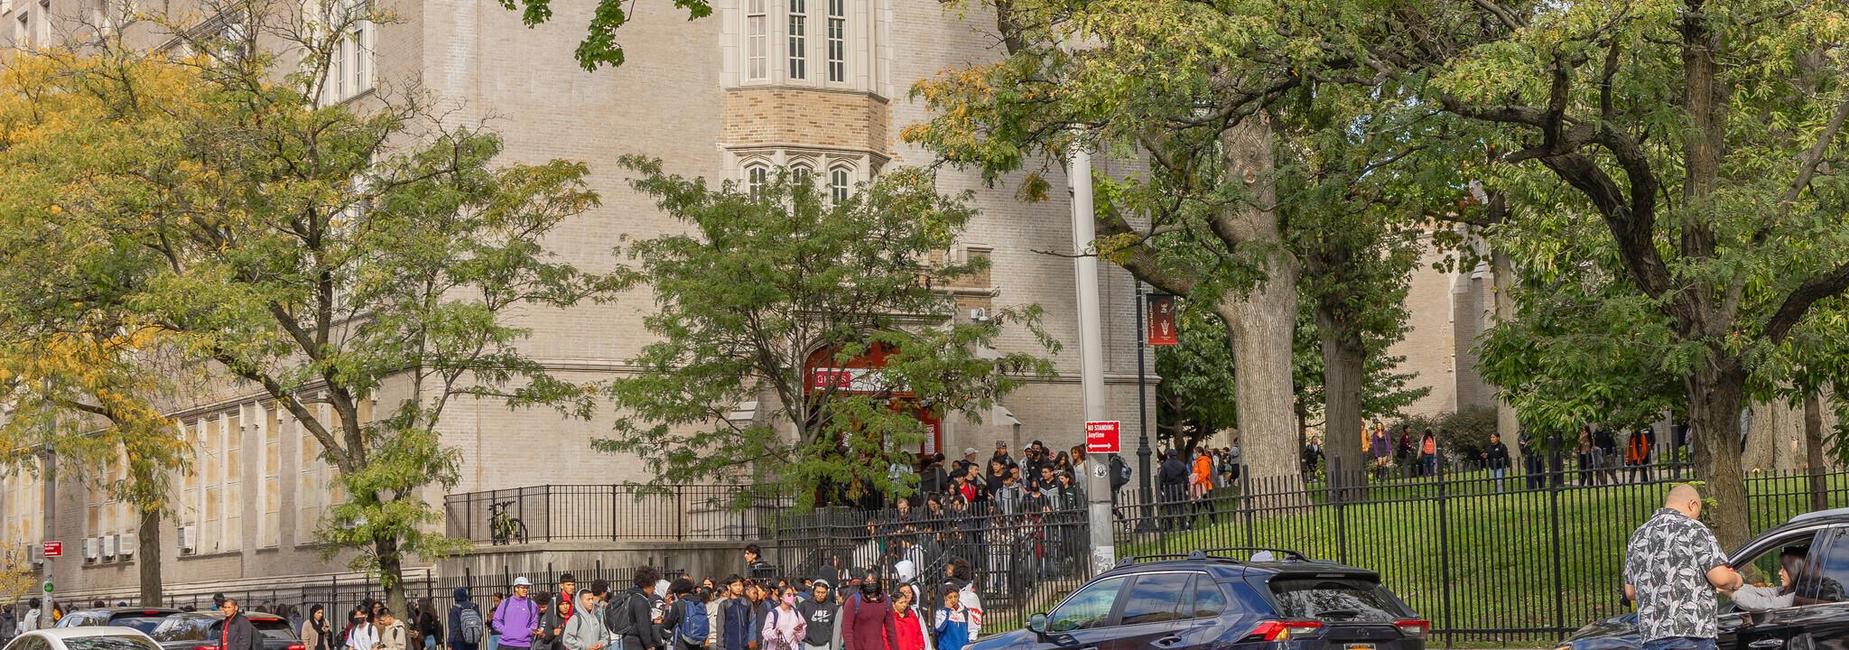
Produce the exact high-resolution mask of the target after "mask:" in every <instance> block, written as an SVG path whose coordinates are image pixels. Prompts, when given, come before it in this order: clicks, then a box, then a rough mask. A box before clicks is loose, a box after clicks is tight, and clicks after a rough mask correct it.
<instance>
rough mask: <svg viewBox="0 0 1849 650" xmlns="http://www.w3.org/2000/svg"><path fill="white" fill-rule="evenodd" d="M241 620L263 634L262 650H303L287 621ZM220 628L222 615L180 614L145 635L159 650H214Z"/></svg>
mask: <svg viewBox="0 0 1849 650" xmlns="http://www.w3.org/2000/svg"><path fill="white" fill-rule="evenodd" d="M244 617H245V618H247V619H250V624H251V625H252V626H254V627H256V628H257V633H258V634H261V635H263V650H306V649H305V648H304V646H303V645H302V639H301V637H299V636H296V633H295V630H294V629H292V628H291V626H290V625H289V621H288V620H287V619H284V618H283V617H281V616H277V615H275V614H264V613H260V612H245V613H244ZM224 629H225V615H224V613H223V612H215V611H214V612H183V613H179V614H174V615H173V616H169V617H167V620H165V621H162V622H161V624H160V627H157V628H154V631H153V632H150V633H149V634H148V636H151V637H154V642H155V643H159V644H160V647H161V649H162V650H217V648H218V639H219V637H220V635H222V634H223V633H224Z"/></svg>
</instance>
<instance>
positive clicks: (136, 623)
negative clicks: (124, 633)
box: [109, 614, 167, 634]
mask: <svg viewBox="0 0 1849 650" xmlns="http://www.w3.org/2000/svg"><path fill="white" fill-rule="evenodd" d="M166 620H167V616H166V615H165V614H157V615H154V616H148V615H144V614H135V615H123V616H117V617H115V618H113V619H110V620H109V624H110V625H120V626H122V627H132V628H135V629H137V630H141V632H142V633H143V634H152V633H153V632H154V628H157V627H160V626H161V623H162V622H163V621H166Z"/></svg>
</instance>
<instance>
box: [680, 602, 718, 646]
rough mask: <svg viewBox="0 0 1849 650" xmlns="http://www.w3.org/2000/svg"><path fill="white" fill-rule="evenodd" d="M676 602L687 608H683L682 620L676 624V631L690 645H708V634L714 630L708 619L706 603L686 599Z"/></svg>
mask: <svg viewBox="0 0 1849 650" xmlns="http://www.w3.org/2000/svg"><path fill="white" fill-rule="evenodd" d="M675 603H676V604H679V605H682V606H684V607H685V609H682V610H681V622H680V624H679V625H676V626H674V633H675V634H677V635H680V638H681V640H682V641H685V642H687V644H688V645H691V646H693V647H696V648H703V647H706V635H707V634H708V633H710V632H712V628H711V626H710V624H709V623H708V622H707V620H706V603H696V602H691V601H686V600H680V601H675Z"/></svg>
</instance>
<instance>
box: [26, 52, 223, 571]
mask: <svg viewBox="0 0 1849 650" xmlns="http://www.w3.org/2000/svg"><path fill="white" fill-rule="evenodd" d="M196 70H197V68H196V67H193V66H186V65H177V64H175V62H161V61H158V60H155V59H143V58H128V57H112V56H111V55H109V54H107V53H98V54H91V55H87V56H79V55H76V54H73V53H70V52H65V51H47V52H41V53H36V54H30V55H16V56H13V57H12V58H10V59H8V60H7V61H6V62H5V64H4V67H3V68H0V159H4V161H5V164H4V165H0V179H4V182H5V183H6V184H7V187H8V191H7V192H6V193H4V194H0V403H5V404H7V405H8V406H9V407H11V413H10V414H9V415H8V416H7V417H6V419H5V421H4V422H0V463H5V464H6V465H7V466H8V467H9V468H10V469H11V470H13V471H19V472H26V473H38V472H43V471H51V470H54V469H56V470H59V471H73V472H74V473H75V474H76V475H77V476H78V477H80V478H82V479H83V480H84V482H85V483H86V484H87V486H88V487H89V488H90V492H91V494H92V495H96V496H97V497H99V498H107V499H111V500H117V501H122V502H125V503H129V504H132V505H133V506H134V508H135V511H136V512H138V513H139V515H140V521H139V535H138V538H139V540H140V548H139V553H140V557H141V558H142V561H141V562H139V563H138V567H139V570H140V572H141V576H140V577H141V580H140V583H141V591H142V593H141V597H142V601H143V603H144V604H147V605H158V604H160V602H161V600H162V598H161V583H162V580H161V575H160V567H161V561H160V539H161V536H160V525H161V521H162V515H163V514H165V513H167V512H169V511H170V510H171V507H172V503H171V496H172V484H171V481H172V477H174V476H176V475H177V474H178V473H179V472H181V471H184V470H185V465H186V459H187V458H186V454H185V451H186V445H185V444H184V443H183V442H182V441H181V440H180V438H179V436H178V435H177V430H176V428H175V426H174V423H173V422H172V421H171V420H170V419H169V418H167V417H165V416H163V415H162V406H164V405H166V404H165V401H166V396H167V395H168V394H169V391H170V389H172V388H174V387H175V386H177V385H178V381H179V380H180V379H181V378H183V377H185V376H186V375H187V373H186V372H185V371H184V365H183V364H180V363H177V362H173V361H170V360H172V359H174V357H173V355H172V354H171V350H170V349H164V348H163V345H162V341H161V339H160V337H159V335H158V332H159V330H158V328H157V327H154V326H152V324H150V323H147V322H144V321H141V320H137V318H136V317H135V316H133V315H132V310H131V309H130V307H129V305H127V304H125V303H123V302H122V301H121V297H122V296H124V295H125V294H124V292H123V291H122V289H123V288H124V287H125V285H128V284H132V283H133V282H136V276H137V275H138V272H137V271H136V270H135V269H137V268H140V267H142V265H144V264H146V263H147V262H148V261H149V258H148V255H150V252H148V251H145V247H142V246H137V245H136V244H134V243H133V242H132V241H127V240H124V239H123V238H121V237H118V236H116V233H120V232H123V231H125V230H126V229H127V228H128V227H129V226H131V225H132V222H134V221H137V220H143V219H146V218H148V214H149V212H148V211H147V210H146V209H145V208H144V206H145V205H147V204H148V203H149V202H150V201H153V200H157V194H158V193H160V192H162V190H161V189H160V188H161V186H162V185H161V181H162V180H163V179H162V178H160V177H161V176H162V175H164V174H172V173H184V171H183V170H174V171H172V172H163V171H161V164H160V163H161V161H163V160H164V159H163V156H165V155H166V153H167V152H166V149H167V148H168V147H171V146H172V145H174V144H175V143H176V142H177V140H178V134H179V133H180V128H179V125H181V124H184V123H185V121H186V120H188V119H189V116H188V113H189V111H191V110H194V109H196V108H197V107H198V106H199V102H198V98H199V97H200V93H201V92H202V90H203V88H204V86H203V85H202V84H201V83H199V79H198V76H197V73H196ZM74 213H81V214H82V215H83V218H81V219H66V218H63V217H67V216H71V215H72V214H74ZM52 224H55V226H53V227H48V225H52ZM47 457H49V458H55V459H56V460H55V461H53V465H54V467H44V466H43V465H44V463H45V460H46V458H47Z"/></svg>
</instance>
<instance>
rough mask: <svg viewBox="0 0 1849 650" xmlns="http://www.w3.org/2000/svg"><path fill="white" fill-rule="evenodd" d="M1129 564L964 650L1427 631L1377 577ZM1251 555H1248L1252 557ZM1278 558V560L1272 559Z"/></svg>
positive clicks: (1369, 643)
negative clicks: (1023, 623)
mask: <svg viewBox="0 0 1849 650" xmlns="http://www.w3.org/2000/svg"><path fill="white" fill-rule="evenodd" d="M1228 551H1237V552H1239V557H1241V558H1247V559H1235V558H1233V557H1228V556H1225V555H1214V554H1209V552H1207V551H1195V552H1193V553H1189V554H1187V555H1185V556H1182V555H1169V556H1161V557H1157V558H1130V559H1127V560H1125V561H1123V562H1120V563H1119V564H1118V566H1117V567H1116V568H1114V569H1112V570H1110V571H1106V572H1104V573H1102V574H1099V575H1098V576H1097V577H1095V578H1092V579H1091V581H1089V582H1087V583H1085V586H1083V587H1080V588H1079V589H1078V590H1077V591H1074V592H1072V594H1070V595H1068V596H1066V598H1065V599H1064V600H1063V601H1061V602H1060V603H1059V605H1058V606H1056V607H1054V608H1053V611H1052V612H1051V613H1048V614H1035V615H1033V616H1031V617H1029V619H1028V624H1027V628H1026V629H1022V630H1016V631H1013V632H1007V633H1003V634H999V635H996V636H992V637H985V638H982V639H979V640H978V641H976V642H975V643H974V644H972V645H973V647H972V648H971V650H1054V649H1064V650H1080V649H1084V650H1208V649H1210V648H1211V649H1213V650H1247V649H1250V650H1258V649H1260V648H1263V649H1266V650H1424V648H1425V640H1426V637H1427V635H1429V634H1430V633H1431V624H1430V623H1428V622H1426V621H1425V620H1423V619H1421V618H1419V615H1418V614H1415V613H1413V611H1412V609H1411V608H1408V607H1407V606H1406V604H1405V603H1404V602H1401V601H1400V599H1399V598H1398V597H1396V596H1394V595H1393V593H1392V592H1390V591H1388V590H1387V589H1386V588H1385V587H1383V586H1381V584H1380V575H1379V574H1377V573H1374V572H1372V571H1367V570H1364V569H1358V568H1355V567H1351V566H1345V565H1341V564H1336V563H1333V562H1325V561H1320V560H1311V559H1308V558H1306V557H1304V556H1303V555H1302V554H1300V553H1296V552H1291V551H1272V550H1263V549H1214V551H1213V553H1225V552H1228ZM1254 551H1257V553H1256V554H1254V553H1253V552H1254ZM1277 558H1283V559H1277Z"/></svg>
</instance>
